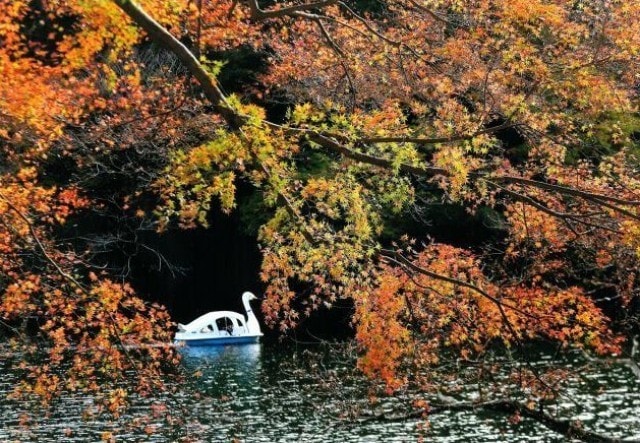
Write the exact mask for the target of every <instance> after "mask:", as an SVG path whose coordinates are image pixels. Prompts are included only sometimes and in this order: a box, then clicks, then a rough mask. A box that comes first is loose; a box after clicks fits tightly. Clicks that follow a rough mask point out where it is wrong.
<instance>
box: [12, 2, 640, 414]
mask: <svg viewBox="0 0 640 443" xmlns="http://www.w3.org/2000/svg"><path fill="white" fill-rule="evenodd" d="M0 10H2V11H3V13H2V16H1V17H0V31H1V32H0V77H2V79H3V81H2V82H0V251H1V252H2V255H1V256H0V257H1V261H0V265H1V266H2V277H1V279H0V291H1V294H2V299H1V303H0V321H1V322H2V325H3V327H4V330H5V332H6V333H7V335H8V336H11V337H12V338H11V340H12V341H11V343H13V344H14V345H15V346H19V345H20V344H22V345H24V346H26V348H25V349H26V351H25V352H26V354H25V355H26V357H25V361H24V362H23V363H22V366H21V367H22V368H23V369H24V370H25V371H26V373H27V374H28V375H27V376H26V377H25V384H24V386H21V387H20V389H19V391H18V392H17V395H19V394H21V393H22V394H29V393H34V394H37V395H39V396H40V397H42V399H43V400H50V399H51V398H52V395H55V394H57V393H59V392H61V391H62V390H65V389H66V390H89V391H92V392H98V391H100V390H101V389H103V387H104V386H106V384H105V383H104V381H105V380H109V381H117V380H119V379H121V377H124V375H123V374H124V373H125V372H126V371H128V370H135V371H137V373H138V374H139V377H138V378H139V380H140V383H139V386H138V390H139V392H145V391H148V390H149V389H151V384H152V383H155V382H156V381H158V380H159V375H160V374H161V373H162V371H164V370H166V367H165V366H164V363H165V362H169V363H174V364H175V362H176V361H177V360H176V359H175V355H174V351H172V350H171V349H168V348H164V347H151V346H149V345H152V344H157V343H167V342H168V341H169V340H170V337H171V322H170V320H169V316H168V314H167V313H166V311H165V310H164V309H163V308H161V307H159V306H155V305H150V304H148V303H146V302H144V301H142V300H141V299H140V298H138V297H136V295H135V293H134V290H133V289H132V288H131V286H130V285H129V284H128V283H127V281H126V273H121V274H118V273H117V272H113V271H112V270H105V271H101V270H99V269H98V268H97V267H96V266H94V264H93V263H92V262H91V258H92V256H93V252H94V251H92V250H91V247H90V246H89V245H87V244H85V243H82V242H77V241H76V242H74V241H67V240H65V239H64V238H63V237H62V236H61V234H60V233H61V232H63V231H64V227H65V224H66V223H68V220H69V219H74V220H82V218H83V217H88V216H89V214H92V213H96V212H100V213H108V212H109V211H113V212H115V213H117V214H118V217H120V219H121V220H124V221H123V222H126V223H130V224H132V225H136V224H137V225H139V226H143V225H144V226H145V227H146V228H152V229H155V230H157V231H158V232H166V231H168V230H171V229H176V228H178V229H189V228H192V227H194V226H199V225H200V226H206V224H207V214H208V213H209V212H210V210H211V205H212V204H216V205H218V204H219V205H220V207H221V208H222V210H223V211H225V212H230V211H233V210H234V209H236V206H237V204H238V202H237V200H236V187H237V184H238V183H239V182H240V181H242V182H243V183H251V184H252V185H253V187H254V189H255V192H256V193H258V194H259V195H260V197H261V201H262V205H263V206H262V207H263V209H264V213H265V214H266V217H267V220H266V221H265V222H264V223H263V224H262V226H261V227H260V229H259V234H258V241H259V242H260V245H261V248H262V253H263V265H262V270H261V276H262V278H263V280H264V283H265V286H266V290H265V300H264V302H263V305H262V309H263V312H264V316H265V318H266V321H267V323H268V324H269V325H270V326H272V327H274V328H276V329H279V330H281V331H283V332H286V331H287V330H289V329H291V328H295V327H296V325H297V324H298V323H299V321H300V320H301V319H302V318H303V317H305V316H307V315H310V314H311V313H312V312H313V311H315V310H317V309H318V308H319V307H321V306H331V305H332V304H334V303H336V301H338V300H345V299H346V300H350V301H352V303H353V305H354V306H355V309H354V313H353V320H352V322H353V326H354V328H355V331H356V340H357V342H358V343H359V346H360V349H361V359H360V367H361V369H362V371H363V372H364V373H366V374H367V375H370V376H372V377H379V378H381V379H382V380H384V382H385V383H386V384H387V385H388V386H389V387H390V388H392V389H395V388H398V387H400V386H402V385H403V384H404V383H405V382H407V377H408V374H410V373H411V372H412V368H416V367H418V368H428V367H430V366H433V365H437V364H438V363H439V362H440V361H441V356H442V355H444V354H446V355H449V356H450V355H452V354H451V353H453V355H455V356H456V358H460V359H462V360H463V361H469V360H473V359H475V358H477V357H478V356H480V355H482V354H483V353H484V352H486V351H487V350H488V349H492V348H495V347H501V348H506V349H512V348H518V347H521V346H522V345H523V344H524V343H526V342H530V341H534V340H536V341H537V340H540V341H551V342H555V343H558V344H560V345H561V346H562V347H564V348H568V347H578V348H581V349H587V350H590V351H595V352H597V353H603V354H606V353H620V352H622V349H623V348H622V345H623V342H624V338H623V337H624V334H625V333H628V332H631V331H633V330H634V328H636V329H637V327H638V325H637V324H634V323H633V321H632V320H633V315H632V306H633V304H634V303H637V293H638V289H637V288H638V284H637V282H636V276H637V269H638V260H640V222H639V220H640V213H639V212H638V210H639V208H640V198H639V195H640V181H639V179H638V165H639V163H638V154H639V153H640V151H639V150H638V139H637V132H638V131H640V124H638V126H637V127H634V126H633V125H630V124H628V121H629V119H631V121H632V122H633V121H635V122H636V123H637V121H636V120H637V113H638V96H637V92H638V76H637V63H638V57H639V55H640V3H638V2H637V1H600V0H588V1H581V2H569V1H543V0H528V1H521V0H499V1H465V0H446V1H443V0H393V1H384V2H367V1H364V2H362V1H334V0H324V1H319V2H315V3H304V2H285V3H276V4H274V5H272V6H270V7H267V6H264V7H263V6H262V3H258V2H256V1H255V0H247V1H241V2H236V1H226V0H221V1H218V0H211V1H202V2H194V1H186V0H173V1H157V0H145V1H141V2H140V4H139V5H138V4H136V3H133V2H131V1H129V0H114V1H107V0H104V1H103V0H101V1H96V2H86V1H75V0H69V1H57V0H48V1H26V0H19V1H8V0H0ZM239 50H242V51H248V52H249V53H251V54H259V55H260V57H261V60H262V61H263V64H264V66H263V67H261V69H257V68H256V72H255V73H253V74H252V75H253V77H252V79H251V81H247V82H245V83H244V84H243V85H242V86H241V87H238V88H237V90H236V91H235V93H233V94H227V93H226V91H224V88H222V87H221V84H220V82H219V80H218V79H220V78H222V76H223V75H224V74H225V72H226V71H225V69H228V66H227V61H226V58H225V57H227V56H228V57H231V55H230V54H233V51H239ZM282 101H284V102H285V103H286V108H287V110H286V112H282V113H281V114H278V113H277V112H275V111H274V109H276V104H280V103H281V102H282ZM634 119H636V120H634ZM634 131H635V132H634ZM56 161H60V162H62V163H61V164H64V165H66V166H64V167H62V170H63V172H62V173H60V168H61V167H60V166H59V164H58V166H52V164H54V165H55V164H57V163H55V162H56ZM65 168H67V169H66V172H65ZM53 170H55V171H57V172H56V173H55V174H54V173H52V171H53ZM110 174H111V175H118V176H124V177H126V180H125V181H126V184H125V185H119V187H118V189H117V190H116V191H114V192H111V193H110V192H109V191H105V190H104V189H101V186H100V183H101V182H100V180H101V179H102V178H103V177H105V176H109V175H110ZM438 205H453V206H456V207H460V208H463V210H464V213H465V214H466V217H469V218H474V217H478V216H479V214H481V213H485V214H487V213H488V214H491V216H492V217H493V218H492V219H493V227H494V228H495V229H496V230H497V231H499V233H500V235H499V236H498V238H496V239H493V240H491V241H487V242H485V243H483V244H481V245H472V246H470V247H465V245H462V244H459V243H458V244H456V246H453V245H449V244H445V243H443V242H441V241H436V240H433V239H431V238H429V237H428V236H427V233H428V232H429V226H430V223H431V220H429V219H425V217H424V214H425V213H426V214H431V216H433V213H434V212H433V211H431V209H433V208H434V207H438ZM427 210H430V211H431V212H429V211H427ZM408 219H410V220H412V224H411V226H412V227H411V228H410V230H411V232H410V233H408V234H409V235H403V234H406V233H405V232H398V231H399V230H402V229H405V228H406V230H409V228H408V227H407V226H408V224H403V223H401V222H400V221H399V220H408ZM416 226H418V228H416ZM212 229H215V227H213V228H212ZM602 293H605V294H608V296H607V297H608V298H609V299H612V300H615V303H613V304H611V305H609V309H610V311H611V310H614V311H615V312H616V313H617V314H616V319H615V320H617V323H616V324H615V325H614V324H613V323H612V319H611V318H610V317H609V315H608V314H610V313H611V312H609V313H608V314H606V313H605V312H604V311H603V307H604V304H602V303H600V302H599V300H598V299H597V297H594V294H602ZM25 319H30V320H28V321H27V320H25ZM28 322H35V323H34V324H35V325H36V330H37V332H36V334H35V336H36V337H35V338H34V337H32V336H29V337H26V336H25V335H24V334H25V332H24V331H25V329H24V327H26V326H28V325H27V324H26V323H28ZM614 326H615V327H614ZM27 329H28V328H27ZM614 331H615V332H614ZM31 335H33V334H31ZM34 343H44V344H45V349H47V351H46V352H47V359H48V363H47V365H45V366H42V365H37V364H32V363H30V358H31V357H30V355H31V354H34V355H35V348H34V346H35V345H34ZM34 358H35V357H34ZM53 366H55V367H57V368H64V369H65V370H66V371H67V373H68V374H73V376H72V377H70V378H69V379H66V380H61V379H58V378H56V376H54V375H52V372H51V368H52V367H53ZM158 383H159V381H158ZM427 385H428V383H426V382H425V385H424V386H425V387H426V386H427ZM109 395H111V396H112V397H113V399H114V400H113V401H112V402H108V401H107V402H106V403H105V404H107V405H110V406H107V407H108V409H109V410H111V412H113V413H116V412H117V411H118V410H119V408H120V407H121V406H122V405H123V404H124V397H126V395H125V394H123V393H122V391H120V390H117V389H116V388H114V389H113V390H112V391H111V392H110V393H109ZM107 398H110V397H108V396H107Z"/></svg>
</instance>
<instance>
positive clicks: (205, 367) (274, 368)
mask: <svg viewBox="0 0 640 443" xmlns="http://www.w3.org/2000/svg"><path fill="white" fill-rule="evenodd" d="M311 350H312V351H315V349H314V348H311ZM322 355H323V357H321V358H320V357H317V355H316V354H315V352H310V350H309V349H308V348H301V347H296V346H291V345H287V346H284V345H245V346H229V347H220V348H201V349H197V350H194V351H191V352H189V353H187V354H185V358H184V362H183V364H184V367H185V371H186V372H187V373H188V374H193V376H190V377H188V378H187V385H182V386H175V388H176V392H174V393H172V394H171V397H170V398H169V397H167V396H166V395H165V396H163V397H162V398H161V397H158V398H155V399H137V400H134V402H133V405H132V407H131V410H130V412H129V413H128V415H127V416H126V417H124V418H123V419H121V420H120V421H119V422H116V423H114V422H112V421H109V420H106V419H95V418H94V419H87V418H86V417H84V418H83V412H84V411H85V410H86V409H87V407H88V406H91V400H90V399H88V398H84V397H80V396H66V397H64V398H62V399H61V400H60V401H59V403H58V404H57V405H56V407H55V408H54V409H53V410H52V411H51V412H50V414H49V415H48V416H46V417H45V416H40V417H32V418H31V424H30V425H29V426H23V425H22V424H21V420H24V418H25V416H24V411H21V410H20V409H19V408H18V405H16V404H15V403H13V402H11V401H9V400H6V399H4V398H5V397H6V395H5V394H6V393H7V392H9V391H10V389H11V386H12V384H13V383H15V381H16V380H15V374H13V373H12V372H11V371H10V370H8V369H7V368H6V367H4V368H2V366H0V375H1V377H0V394H3V395H2V399H0V408H1V410H2V414H1V417H0V441H34V442H35V441H38V442H59V441H77V442H85V441H99V440H100V439H101V438H102V437H103V436H104V432H107V431H108V432H111V433H112V435H113V436H114V437H115V438H116V441H154V442H170V441H212V442H298V441H303V442H382V441H384V442H408V441H416V440H418V439H419V438H420V437H423V438H424V440H425V441H435V442H474V441H475V442H505V441H513V442H521V441H538V442H550V441H565V440H564V439H563V438H561V437H559V436H558V435H557V434H555V433H553V432H551V431H549V430H547V429H546V428H544V427H543V426H541V425H538V424H536V423H532V422H531V421H529V420H527V419H524V420H523V421H521V422H520V423H519V424H510V423H509V421H508V420H507V417H506V416H505V415H502V414H497V413H488V412H482V413H478V412H475V413H474V412H464V413H461V412H456V413H440V414H437V415H433V416H432V417H430V419H429V423H428V426H425V420H424V419H421V420H413V419H411V420H396V421H379V420H370V421H361V420H354V419H353V417H362V414H363V413H364V412H366V411H371V410H373V411H374V412H375V413H382V412H387V413H393V412H397V411H401V410H402V408H403V407H404V406H405V405H406V404H407V399H406V398H403V395H409V394H407V393H405V394H402V395H398V396H392V397H382V398H380V399H379V401H378V402H377V403H376V404H375V405H374V406H371V405H370V403H369V400H368V398H367V397H368V392H369V391H368V389H369V386H368V385H367V384H366V383H365V382H364V381H363V380H362V379H361V378H360V377H359V376H358V375H357V373H356V372H355V371H354V369H353V360H352V355H347V354H345V353H344V352H343V351H336V352H335V353H334V352H333V351H332V350H331V348H329V349H324V350H323V352H322ZM552 360H553V359H551V358H550V357H544V356H542V357H540V359H539V361H538V362H536V364H539V365H541V366H543V365H548V364H550V363H552V362H553V361H552ZM569 364H570V365H571V363H569ZM576 365H577V364H576ZM566 394H567V396H566V397H564V399H563V400H561V401H560V408H564V409H566V410H567V411H570V413H571V414H572V416H573V417H574V418H578V419H580V420H581V421H582V422H583V423H584V425H585V427H587V428H588V429H591V430H594V431H597V432H600V433H603V434H606V435H609V436H618V437H623V436H624V437H631V438H632V439H636V440H640V382H639V381H638V380H637V379H636V378H635V377H634V375H633V374H632V373H631V371H630V370H629V369H628V368H627V367H626V366H624V365H617V364H613V365H604V366H598V367H591V368H590V369H589V370H588V371H585V372H583V373H582V374H581V376H576V377H575V378H574V379H571V380H570V381H569V383H568V387H567V389H566ZM462 395H463V396H464V390H463V393H462ZM196 397H198V398H196ZM157 401H164V402H165V403H166V404H168V405H169V409H168V411H167V412H168V413H169V414H170V416H171V417H172V418H171V419H170V420H168V421H167V420H166V419H165V418H164V416H165V413H163V414H158V415H159V417H158V418H157V419H153V420H151V422H150V423H146V424H145V425H144V426H131V425H130V424H131V423H135V422H136V420H138V419H140V417H144V416H145V415H147V413H148V411H149V408H150V404H152V403H154V402H157ZM177 404H181V405H182V406H181V408H180V409H179V408H177V407H176V408H173V406H171V405H177Z"/></svg>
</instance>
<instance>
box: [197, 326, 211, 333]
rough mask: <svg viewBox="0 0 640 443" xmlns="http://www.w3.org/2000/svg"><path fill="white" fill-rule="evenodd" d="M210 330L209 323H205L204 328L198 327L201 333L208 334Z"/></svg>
mask: <svg viewBox="0 0 640 443" xmlns="http://www.w3.org/2000/svg"><path fill="white" fill-rule="evenodd" d="M211 332H213V326H211V325H207V326H205V327H204V328H202V329H200V333H201V334H209V333H211Z"/></svg>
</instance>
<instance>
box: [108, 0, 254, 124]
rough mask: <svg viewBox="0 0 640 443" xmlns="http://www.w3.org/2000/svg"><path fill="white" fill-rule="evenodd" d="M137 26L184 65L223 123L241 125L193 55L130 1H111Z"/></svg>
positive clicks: (240, 117)
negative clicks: (222, 119) (223, 120)
mask: <svg viewBox="0 0 640 443" xmlns="http://www.w3.org/2000/svg"><path fill="white" fill-rule="evenodd" d="M113 1H114V2H115V4H116V5H118V6H119V7H120V9H122V10H123V11H124V12H125V13H126V14H127V15H128V16H129V17H130V18H131V19H132V20H133V21H134V22H135V23H136V24H137V25H138V26H140V27H141V28H142V29H144V30H145V31H146V32H147V34H149V37H151V39H152V40H154V41H155V42H156V43H159V44H160V45H161V46H163V47H164V48H166V49H168V50H169V51H171V52H172V53H173V54H174V55H175V56H176V57H178V59H179V60H180V61H181V62H182V63H183V64H184V65H185V67H186V68H187V69H188V71H189V72H190V73H191V74H192V75H193V76H194V77H195V78H196V80H198V83H200V86H201V87H202V91H203V93H204V95H205V97H207V99H208V100H209V102H210V103H211V105H212V106H213V107H214V109H215V110H216V112H217V113H219V114H220V115H221V116H222V117H223V118H224V119H225V121H226V122H227V123H228V124H229V125H230V126H232V127H239V126H241V125H242V122H243V120H244V119H243V118H242V116H240V115H239V114H238V113H237V112H235V111H234V110H233V109H232V108H231V106H230V105H229V103H228V102H227V99H226V97H225V96H224V94H223V93H222V91H221V90H220V88H219V87H218V86H217V85H216V83H215V80H214V79H213V77H211V75H210V74H209V73H208V72H207V71H206V70H205V69H204V67H203V66H202V64H200V62H199V61H198V59H196V57H195V55H193V53H192V52H191V51H190V50H189V49H188V48H187V47H186V46H185V45H184V44H182V42H180V40H178V39H177V38H175V37H174V36H173V35H172V34H171V33H170V32H169V31H167V30H166V29H165V28H164V27H163V26H162V25H161V24H160V23H158V22H157V21H155V20H154V19H153V18H152V17H151V16H149V14H147V13H146V12H145V11H144V10H142V8H140V7H139V6H138V5H137V4H135V3H134V2H133V1H131V0H113Z"/></svg>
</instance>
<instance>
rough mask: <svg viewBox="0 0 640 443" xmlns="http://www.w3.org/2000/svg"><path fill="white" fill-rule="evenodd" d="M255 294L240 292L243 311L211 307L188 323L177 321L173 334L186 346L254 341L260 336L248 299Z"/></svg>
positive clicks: (177, 340)
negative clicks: (241, 312) (211, 309)
mask: <svg viewBox="0 0 640 443" xmlns="http://www.w3.org/2000/svg"><path fill="white" fill-rule="evenodd" d="M255 299H256V296H255V295H253V294H252V293H251V292H245V293H244V294H242V303H243V305H244V309H245V311H246V318H245V316H244V315H242V314H239V313H237V312H233V311H214V312H209V313H207V314H204V315H202V316H200V317H198V318H196V319H195V320H193V321H192V322H191V323H189V324H186V325H183V324H178V332H177V333H176V335H175V342H176V343H177V344H185V345H188V346H218V345H229V344H242V343H256V342H258V341H259V340H260V337H262V335H263V334H262V331H261V330H260V324H259V323H258V319H257V318H256V316H255V314H254V313H253V310H252V309H251V305H250V304H249V302H250V301H251V300H255Z"/></svg>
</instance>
